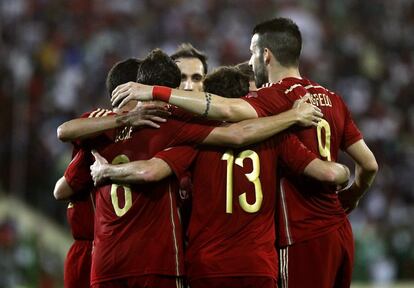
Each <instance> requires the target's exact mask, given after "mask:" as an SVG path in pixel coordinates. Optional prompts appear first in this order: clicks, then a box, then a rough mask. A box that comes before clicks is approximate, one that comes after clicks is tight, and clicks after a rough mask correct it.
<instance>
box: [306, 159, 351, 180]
mask: <svg viewBox="0 0 414 288" xmlns="http://www.w3.org/2000/svg"><path fill="white" fill-rule="evenodd" d="M303 173H304V174H305V175H307V176H310V177H313V178H315V179H317V180H319V181H322V182H326V183H329V184H332V185H337V186H339V187H345V186H346V185H347V184H348V181H349V178H350V176H351V173H350V171H349V168H348V167H347V166H346V165H343V164H340V163H336V162H331V161H323V160H321V159H318V158H316V159H314V160H312V162H310V163H309V164H308V165H307V166H306V167H305V170H304V172H303Z"/></svg>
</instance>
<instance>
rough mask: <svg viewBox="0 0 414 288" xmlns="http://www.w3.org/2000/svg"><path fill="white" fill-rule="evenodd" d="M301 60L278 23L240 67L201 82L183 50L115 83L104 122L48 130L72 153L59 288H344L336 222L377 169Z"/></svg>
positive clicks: (148, 61) (88, 116)
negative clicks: (346, 160)
mask: <svg viewBox="0 0 414 288" xmlns="http://www.w3.org/2000/svg"><path fill="white" fill-rule="evenodd" d="M241 48H243V47H241ZM246 48H247V47H246ZM301 48H302V38H301V33H300V31H299V28H298V26H297V25H296V24H295V23H294V22H293V21H292V20H290V19H286V18H275V19H271V20H268V21H264V22H262V23H260V24H258V25H256V26H255V27H254V29H253V31H252V38H251V45H250V52H251V57H250V60H249V61H248V63H247V62H246V63H241V64H239V65H236V66H223V67H219V68H217V69H215V70H214V71H213V72H210V73H207V72H208V66H207V57H206V56H205V55H204V54H203V53H202V52H200V51H199V50H197V49H195V48H194V47H193V46H192V45H191V44H182V45H181V46H179V48H178V50H177V51H176V52H175V53H174V54H172V55H171V56H168V55H167V54H165V53H164V52H163V51H161V50H160V49H154V50H153V51H151V52H150V53H149V54H148V55H147V56H146V57H145V58H144V59H136V58H129V59H125V60H123V61H121V62H118V63H116V64H115V65H114V66H113V67H112V69H111V70H110V71H109V72H108V75H107V79H106V86H107V90H108V93H109V97H110V101H111V104H112V107H113V109H112V110H106V109H100V108H98V109H95V110H93V111H90V112H87V113H85V114H84V115H82V116H81V117H80V118H77V119H73V120H70V121H67V122H65V123H63V124H62V125H61V126H59V128H58V138H59V139H60V140H62V141H64V142H71V143H72V144H73V154H72V161H71V162H70V164H69V165H68V167H67V169H66V171H65V173H64V176H63V177H62V178H60V179H59V180H58V181H57V183H56V186H55V189H54V195H55V197H56V199H59V200H63V199H65V200H69V206H68V209H67V218H68V221H69V224H70V227H71V230H72V235H73V238H74V239H75V241H74V243H73V245H72V247H71V248H70V250H69V252H68V255H67V258H66V260H65V268H64V284H65V287H98V288H107V287H108V288H109V287H111V288H112V287H139V288H140V287H142V288H143V287H160V288H169V287H191V288H204V287H206V288H207V287H209V288H211V287H226V288H232V287H235V288H236V287H237V288H247V287H255V288H257V287H269V288H270V287H271V288H275V287H279V288H280V287H282V288H285V287H288V288H303V287H315V288H325V287H326V288H332V287H350V283H351V278H352V269H353V259H354V240H353V236H352V229H351V225H350V222H349V221H348V218H347V215H348V214H349V213H350V212H351V211H352V210H353V209H354V208H356V207H357V205H358V202H359V200H360V199H361V197H362V196H363V194H364V193H365V192H366V191H367V190H368V188H369V187H370V186H371V184H372V182H373V181H374V178H375V175H376V173H377V170H378V165H377V162H376V160H375V157H374V155H373V154H372V152H371V151H370V149H369V148H368V147H367V145H366V144H365V142H364V140H363V136H362V134H361V132H360V131H359V130H358V128H357V126H356V125H355V123H354V122H353V120H352V117H351V113H350V111H349V110H348V108H347V106H346V104H345V103H344V101H343V100H342V98H341V97H340V96H338V95H337V94H336V93H334V92H332V91H330V90H328V89H327V88H325V87H323V86H321V85H319V84H318V83H315V82H313V81H311V80H309V79H307V78H305V77H303V76H302V75H301V74H300V72H299V58H300V54H301ZM256 87H257V88H256ZM218 95H221V96H218ZM340 150H342V151H344V152H345V153H347V154H348V155H349V156H350V157H351V158H352V160H353V161H354V163H355V172H354V177H353V179H352V181H351V180H350V177H351V176H350V174H351V173H350V171H349V169H348V167H346V166H345V165H342V164H339V163H336V161H337V159H338V153H339V151H340Z"/></svg>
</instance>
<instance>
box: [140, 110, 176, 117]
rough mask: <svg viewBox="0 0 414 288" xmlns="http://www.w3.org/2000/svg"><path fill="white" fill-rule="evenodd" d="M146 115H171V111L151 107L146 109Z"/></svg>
mask: <svg viewBox="0 0 414 288" xmlns="http://www.w3.org/2000/svg"><path fill="white" fill-rule="evenodd" d="M145 115H148V116H159V117H168V116H170V115H171V113H170V112H169V111H166V110H159V109H151V110H146V111H145Z"/></svg>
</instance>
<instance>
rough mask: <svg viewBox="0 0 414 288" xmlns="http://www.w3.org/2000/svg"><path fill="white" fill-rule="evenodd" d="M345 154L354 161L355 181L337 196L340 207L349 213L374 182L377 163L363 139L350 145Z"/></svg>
mask: <svg viewBox="0 0 414 288" xmlns="http://www.w3.org/2000/svg"><path fill="white" fill-rule="evenodd" d="M346 153H347V154H348V155H349V156H351V158H352V159H353V160H354V161H355V179H354V182H353V183H352V185H351V186H349V187H348V188H346V189H344V190H342V191H340V192H339V194H338V195H339V199H340V201H341V204H342V207H344V209H345V211H346V212H347V213H349V212H351V211H352V210H353V209H355V208H356V207H357V206H358V203H359V201H360V199H361V198H362V196H363V195H364V194H365V192H366V191H367V190H368V189H369V188H370V187H371V185H372V183H373V182H374V179H375V176H376V175H377V172H378V163H377V160H376V159H375V156H374V154H373V153H372V151H371V150H370V149H369V147H368V146H367V145H366V143H365V141H364V140H363V139H361V140H359V141H357V142H355V143H354V144H352V145H350V146H349V147H348V148H347V149H346Z"/></svg>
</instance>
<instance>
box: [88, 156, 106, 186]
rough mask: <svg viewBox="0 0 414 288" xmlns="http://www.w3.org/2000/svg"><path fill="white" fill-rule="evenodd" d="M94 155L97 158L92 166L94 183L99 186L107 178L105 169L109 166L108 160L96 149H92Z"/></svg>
mask: <svg viewBox="0 0 414 288" xmlns="http://www.w3.org/2000/svg"><path fill="white" fill-rule="evenodd" d="M92 155H93V157H94V158H95V162H94V163H93V164H92V165H91V166H90V169H91V176H92V180H93V183H94V185H95V186H99V185H102V184H103V183H104V182H105V180H106V178H105V169H106V167H107V166H108V161H107V160H106V159H105V158H104V157H102V156H101V155H100V154H99V153H98V152H97V151H95V150H92Z"/></svg>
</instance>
